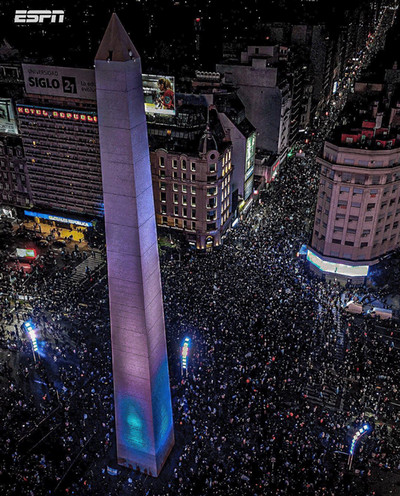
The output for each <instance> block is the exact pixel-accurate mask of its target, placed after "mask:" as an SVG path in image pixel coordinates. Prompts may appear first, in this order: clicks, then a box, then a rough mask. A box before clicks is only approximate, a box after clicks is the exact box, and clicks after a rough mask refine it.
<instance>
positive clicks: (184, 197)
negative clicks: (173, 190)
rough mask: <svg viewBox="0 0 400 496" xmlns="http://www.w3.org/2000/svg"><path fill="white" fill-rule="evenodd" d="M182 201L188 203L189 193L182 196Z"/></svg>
mask: <svg viewBox="0 0 400 496" xmlns="http://www.w3.org/2000/svg"><path fill="white" fill-rule="evenodd" d="M182 203H183V205H187V195H183V196H182Z"/></svg>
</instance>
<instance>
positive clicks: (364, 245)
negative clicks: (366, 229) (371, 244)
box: [360, 241, 368, 248]
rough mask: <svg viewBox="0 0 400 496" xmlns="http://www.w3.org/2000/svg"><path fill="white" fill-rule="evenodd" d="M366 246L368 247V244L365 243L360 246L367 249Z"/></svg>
mask: <svg viewBox="0 0 400 496" xmlns="http://www.w3.org/2000/svg"><path fill="white" fill-rule="evenodd" d="M366 246H368V243H366V242H365V241H364V242H363V243H361V244H360V248H365V247H366Z"/></svg>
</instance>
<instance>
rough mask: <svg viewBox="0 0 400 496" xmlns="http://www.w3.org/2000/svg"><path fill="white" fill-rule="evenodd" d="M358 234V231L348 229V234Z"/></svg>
mask: <svg viewBox="0 0 400 496" xmlns="http://www.w3.org/2000/svg"><path fill="white" fill-rule="evenodd" d="M356 232H357V230H356V229H347V234H355V233H356Z"/></svg>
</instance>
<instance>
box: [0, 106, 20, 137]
mask: <svg viewBox="0 0 400 496" xmlns="http://www.w3.org/2000/svg"><path fill="white" fill-rule="evenodd" d="M0 133H8V134H18V127H17V122H16V120H15V114H14V108H13V105H12V103H11V99H10V98H0Z"/></svg>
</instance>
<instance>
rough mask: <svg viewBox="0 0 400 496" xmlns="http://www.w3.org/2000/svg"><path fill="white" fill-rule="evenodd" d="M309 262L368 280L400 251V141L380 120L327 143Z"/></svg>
mask: <svg viewBox="0 0 400 496" xmlns="http://www.w3.org/2000/svg"><path fill="white" fill-rule="evenodd" d="M318 162H319V163H320V164H321V175H320V185H319V191H318V199H317V207H316V213H315V221H314V231H313V236H312V241H311V248H310V250H309V260H310V261H311V262H312V264H313V265H314V266H316V267H319V268H322V270H323V271H325V272H334V273H336V274H337V275H344V276H347V277H357V276H358V277H362V276H366V275H367V273H368V268H369V266H371V265H373V264H375V263H377V262H378V261H379V257H382V256H383V255H385V254H387V253H390V252H392V251H393V250H395V249H396V248H398V247H399V246H400V238H399V232H400V229H399V225H400V140H399V138H398V135H397V134H396V133H395V132H391V131H390V130H389V129H388V128H382V127H381V128H377V127H376V121H364V122H363V123H362V125H361V127H360V128H358V129H349V130H347V131H345V130H344V129H340V130H339V131H338V133H337V134H336V135H335V136H334V137H333V138H331V139H330V140H329V141H326V142H325V146H324V151H323V155H322V157H320V158H319V159H318Z"/></svg>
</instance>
